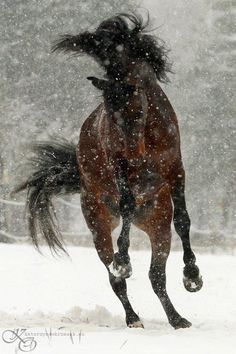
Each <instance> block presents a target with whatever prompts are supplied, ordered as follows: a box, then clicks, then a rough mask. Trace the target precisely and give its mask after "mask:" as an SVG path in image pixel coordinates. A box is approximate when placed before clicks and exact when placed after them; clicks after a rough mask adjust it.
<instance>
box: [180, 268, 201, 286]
mask: <svg viewBox="0 0 236 354" xmlns="http://www.w3.org/2000/svg"><path fill="white" fill-rule="evenodd" d="M183 283H184V287H185V289H186V290H187V291H190V292H191V293H195V292H197V291H199V290H200V289H201V288H202V286H203V280H202V277H201V275H200V273H199V269H198V267H197V266H196V265H195V264H193V265H187V266H185V267H184V278H183Z"/></svg>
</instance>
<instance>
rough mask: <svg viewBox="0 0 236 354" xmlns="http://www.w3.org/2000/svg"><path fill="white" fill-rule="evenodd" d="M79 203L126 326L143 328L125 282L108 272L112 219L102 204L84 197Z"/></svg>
mask: <svg viewBox="0 0 236 354" xmlns="http://www.w3.org/2000/svg"><path fill="white" fill-rule="evenodd" d="M81 202H82V203H81V204H82V209H83V213H84V216H85V219H86V222H87V225H88V227H89V229H90V230H91V232H92V234H93V238H94V245H95V247H96V250H97V253H98V255H99V257H100V259H101V261H102V262H103V264H104V265H105V267H106V269H107V270H108V273H109V281H110V284H111V287H112V289H113V291H114V293H115V294H116V296H117V297H118V298H119V300H120V301H121V303H122V305H123V307H124V310H125V314H126V323H127V326H128V327H143V325H142V323H141V321H140V319H139V317H138V315H137V314H136V313H135V312H134V310H133V308H132V306H131V304H130V302H129V299H128V296H127V286H126V280H125V279H124V278H121V277H116V276H115V275H114V274H112V273H111V271H110V267H111V264H112V262H113V258H114V250H113V245H112V238H111V231H112V229H113V228H114V227H115V226H117V225H113V220H114V219H113V217H112V216H111V214H110V212H109V210H108V209H107V208H106V207H105V205H104V204H101V203H98V202H95V201H94V200H93V201H92V200H91V198H86V197H85V196H82V200H81ZM88 211H89V212H88Z"/></svg>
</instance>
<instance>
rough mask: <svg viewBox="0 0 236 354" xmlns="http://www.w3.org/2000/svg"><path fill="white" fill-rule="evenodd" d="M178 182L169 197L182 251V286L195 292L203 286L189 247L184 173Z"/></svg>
mask: <svg viewBox="0 0 236 354" xmlns="http://www.w3.org/2000/svg"><path fill="white" fill-rule="evenodd" d="M178 176H179V178H178V179H179V180H178V182H177V183H176V184H175V186H174V187H173V188H172V192H171V196H172V199H173V203H174V226H175V230H176V232H177V234H178V235H179V236H180V238H181V241H182V244H183V250H184V257H183V259H184V264H185V267H184V279H183V281H184V286H185V288H186V290H188V291H190V292H196V291H198V290H200V289H201V287H202V285H203V281H202V277H201V275H200V272H199V268H198V267H197V265H196V264H195V262H196V257H195V255H194V253H193V251H192V249H191V245H190V238H189V232H190V218H189V215H188V211H187V208H186V202H185V194H184V171H182V172H181V173H180V174H179V175H178Z"/></svg>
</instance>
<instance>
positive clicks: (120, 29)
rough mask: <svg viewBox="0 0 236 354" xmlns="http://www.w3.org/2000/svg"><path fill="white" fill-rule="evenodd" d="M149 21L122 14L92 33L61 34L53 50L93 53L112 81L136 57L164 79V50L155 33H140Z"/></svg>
mask: <svg viewBox="0 0 236 354" xmlns="http://www.w3.org/2000/svg"><path fill="white" fill-rule="evenodd" d="M148 22H149V18H148V20H147V21H146V23H144V21H143V19H142V17H141V16H135V15H132V14H123V13H121V14H118V15H116V16H113V17H111V18H109V19H107V20H105V21H103V22H102V23H101V24H100V25H99V26H98V27H97V28H96V29H95V31H93V32H89V31H86V32H82V33H80V34H78V35H69V34H66V35H63V36H61V38H60V39H59V40H58V41H56V42H55V44H54V46H53V48H52V49H53V51H62V52H70V51H72V52H74V53H77V54H84V53H86V54H88V55H90V56H92V57H93V58H95V60H97V61H98V62H99V64H100V65H102V66H103V68H104V69H105V70H106V73H107V75H108V77H109V79H113V80H114V79H116V80H117V79H118V80H120V79H123V78H124V77H125V76H126V74H127V66H128V65H129V64H130V63H131V62H133V61H135V60H136V59H138V60H140V61H146V62H148V63H149V64H150V65H151V66H152V67H153V69H154V73H155V75H156V77H157V79H158V80H160V81H165V80H166V73H167V72H168V71H169V70H170V69H169V65H168V60H167V55H166V53H167V51H166V49H165V47H164V45H163V44H160V45H159V43H158V42H157V40H156V38H155V37H154V36H152V35H148V34H144V33H143V31H144V29H145V28H146V27H147V25H148Z"/></svg>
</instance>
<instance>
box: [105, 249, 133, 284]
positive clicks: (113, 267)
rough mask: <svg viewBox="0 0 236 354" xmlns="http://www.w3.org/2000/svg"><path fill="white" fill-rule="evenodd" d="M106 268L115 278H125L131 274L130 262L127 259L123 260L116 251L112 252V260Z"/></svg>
mask: <svg viewBox="0 0 236 354" xmlns="http://www.w3.org/2000/svg"><path fill="white" fill-rule="evenodd" d="M108 268H109V270H110V272H111V273H112V274H113V275H114V277H116V278H122V279H126V278H129V277H130V276H131V275H132V267H131V263H130V262H129V261H128V262H127V261H126V262H124V261H123V260H122V258H120V255H119V254H118V253H115V254H114V258H113V262H112V263H111V264H110V265H109V267H108Z"/></svg>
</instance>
